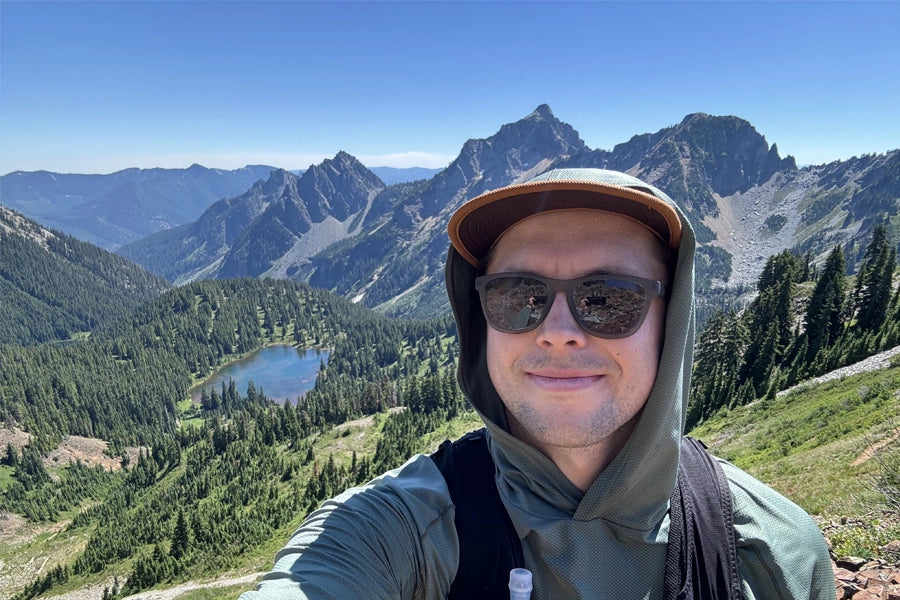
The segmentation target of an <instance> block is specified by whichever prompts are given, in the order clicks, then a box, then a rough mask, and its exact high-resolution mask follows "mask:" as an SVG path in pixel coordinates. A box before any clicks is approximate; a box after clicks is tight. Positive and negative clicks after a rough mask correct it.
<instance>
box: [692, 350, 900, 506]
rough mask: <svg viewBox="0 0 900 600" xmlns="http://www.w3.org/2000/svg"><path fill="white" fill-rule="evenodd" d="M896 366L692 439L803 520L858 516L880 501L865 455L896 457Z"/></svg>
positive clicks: (812, 391) (751, 410)
mask: <svg viewBox="0 0 900 600" xmlns="http://www.w3.org/2000/svg"><path fill="white" fill-rule="evenodd" d="M898 415H900V366H894V367H891V368H888V369H884V370H880V371H871V372H868V373H863V374H860V375H855V376H852V377H847V378H845V379H841V380H834V381H830V382H827V383H823V384H820V385H818V386H816V387H811V388H808V389H805V390H801V391H798V392H794V393H792V394H788V395H785V396H781V397H779V398H777V399H775V400H770V401H759V402H757V403H755V404H753V405H750V406H744V407H740V408H737V409H734V410H731V411H730V412H728V413H726V414H723V415H719V416H716V417H714V418H712V419H710V420H709V421H707V422H705V423H703V424H701V425H700V426H699V427H697V428H695V429H694V430H693V431H692V432H691V435H693V436H695V437H698V438H700V439H702V440H703V441H705V442H706V443H707V444H708V445H709V446H710V448H711V449H712V451H713V452H714V453H715V454H717V455H719V456H721V457H723V458H726V459H728V460H730V461H731V462H733V463H734V464H736V465H737V466H739V467H741V468H743V469H745V470H746V471H748V472H749V473H751V474H753V475H754V476H756V477H757V478H758V479H760V480H762V481H764V482H765V483H767V484H769V485H770V486H772V487H773V488H775V489H776V490H778V491H780V492H781V493H782V494H784V495H785V496H787V497H788V498H790V499H791V500H793V501H794V502H796V503H798V504H799V505H801V506H802V507H803V508H805V509H806V510H807V511H808V512H810V513H812V514H815V515H821V516H824V517H832V516H859V515H864V514H866V513H868V512H869V511H871V510H872V509H873V506H874V505H876V504H877V502H878V500H879V498H878V496H877V494H875V493H874V491H872V489H871V487H870V486H869V485H868V484H869V482H870V480H871V477H873V476H874V475H876V474H877V473H878V471H879V464H878V461H877V460H872V459H868V460H866V455H865V454H864V453H865V452H866V450H867V449H868V448H869V447H870V446H873V445H875V444H878V443H879V442H881V443H885V444H886V445H885V446H884V447H883V448H882V450H881V452H886V451H889V450H890V449H894V450H896V449H897V448H898V447H900V439H896V438H894V439H893V441H889V440H891V439H892V438H893V437H894V436H896V434H897V428H898V427H900V419H898V418H897V416H898Z"/></svg>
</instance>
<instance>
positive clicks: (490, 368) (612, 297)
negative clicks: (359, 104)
mask: <svg viewBox="0 0 900 600" xmlns="http://www.w3.org/2000/svg"><path fill="white" fill-rule="evenodd" d="M449 233H450V239H451V248H450V250H449V254H448V258H447V268H446V277H447V288H448V293H449V295H450V301H451V305H452V306H453V310H454V314H455V316H456V319H457V324H458V330H459V336H460V361H459V381H460V384H461V386H462V388H463V391H464V392H465V393H466V395H467V397H468V398H469V400H470V401H471V403H472V405H473V406H474V407H475V409H476V410H477V411H478V413H479V415H480V416H481V418H482V419H483V420H484V422H485V425H486V429H487V440H488V448H489V449H490V454H491V457H492V458H493V462H494V464H495V465H496V475H495V478H496V484H497V489H498V491H499V495H500V498H501V500H502V503H503V506H504V507H505V509H506V512H507V513H508V515H509V517H510V519H511V521H512V523H513V525H514V527H515V532H516V533H517V534H518V537H519V539H520V540H521V545H522V550H523V553H524V562H525V567H527V568H528V569H529V570H530V571H532V573H533V585H534V592H533V595H532V598H535V599H539V600H545V599H553V600H560V599H567V598H585V599H616V600H623V599H624V600H628V599H654V600H655V599H660V598H663V579H664V571H665V559H666V542H667V537H668V531H669V498H670V495H671V494H672V490H673V488H674V486H675V482H676V473H677V471H678V463H679V457H680V442H681V437H682V430H683V424H684V417H685V410H686V402H687V397H688V388H689V384H690V371H691V361H692V345H693V341H694V338H693V335H694V331H693V306H694V304H693V302H694V298H693V277H694V273H693V266H694V248H695V239H694V234H693V231H692V230H691V228H690V225H689V223H688V221H687V219H686V218H685V217H684V215H683V214H682V213H681V212H680V210H679V209H678V208H677V207H676V206H675V205H674V203H673V202H672V201H671V200H670V199H669V198H668V197H667V196H666V195H665V194H664V193H663V192H661V191H659V190H657V189H655V188H653V187H652V186H649V185H647V184H645V183H643V182H641V181H639V180H637V179H635V178H633V177H630V176H628V175H625V174H622V173H615V172H610V171H602V170H598V169H563V170H556V171H551V172H550V173H547V174H545V175H542V176H539V177H537V178H535V179H534V180H531V181H530V182H527V183H524V184H518V185H512V186H508V187H506V188H501V189H499V190H495V191H493V192H489V193H487V194H484V195H482V196H479V197H478V198H475V199H473V200H471V201H469V202H468V203H466V204H465V205H463V206H462V207H461V208H460V209H459V210H458V211H457V213H456V214H455V215H454V216H453V218H452V219H451V221H450V227H449ZM479 306H480V307H481V309H480V310H479ZM723 467H724V470H725V473H726V475H727V478H728V487H729V488H730V490H731V496H732V502H733V506H734V531H735V534H736V536H735V537H736V546H737V554H738V557H737V558H738V576H739V579H740V586H741V588H742V592H743V596H744V598H746V599H748V600H763V599H765V600H769V599H775V598H779V599H788V598H791V599H798V598H804V599H806V598H816V599H820V598H826V597H827V598H829V599H832V598H834V580H833V574H832V571H831V566H830V561H829V557H828V553H827V550H826V548H825V543H824V539H823V537H822V535H821V533H820V532H819V530H818V528H817V527H816V526H815V524H814V523H813V522H812V520H811V519H810V518H809V517H808V515H806V514H805V513H804V512H803V511H802V510H801V509H800V508H799V507H797V506H796V505H794V504H792V503H791V502H789V501H788V500H786V499H785V498H783V497H782V496H780V495H778V494H777V493H775V492H774V491H772V490H771V489H769V488H767V487H766V486H764V485H763V484H761V483H760V482H758V481H756V480H755V479H753V478H751V477H750V476H749V475H747V474H746V473H744V472H742V471H740V470H739V469H737V468H736V467H734V466H732V465H730V464H727V463H723ZM454 512H455V511H454V506H453V503H452V501H451V499H450V496H449V492H448V488H447V485H446V483H445V480H444V477H443V476H442V474H441V472H440V471H439V470H438V469H437V467H436V466H435V463H434V462H433V461H432V460H431V459H430V458H429V457H427V456H417V457H414V458H412V459H411V460H410V461H409V462H407V463H406V464H405V465H404V466H403V467H401V468H399V469H397V470H395V471H392V472H390V473H388V474H386V475H384V476H382V477H380V478H378V479H376V480H375V481H373V482H372V483H370V484H368V485H366V486H364V487H362V488H358V489H353V490H349V491H347V492H345V493H343V494H341V495H340V496H338V497H337V498H335V499H334V500H331V501H327V502H325V503H324V504H323V505H322V507H321V508H319V509H318V510H317V511H315V512H314V513H312V514H311V515H310V516H309V518H308V519H307V521H306V522H305V523H304V524H303V525H302V526H301V527H300V529H299V530H298V531H297V532H296V533H295V535H294V536H293V538H292V539H291V541H290V542H289V544H288V546H287V547H286V548H285V549H284V550H282V551H281V552H280V553H279V554H278V556H277V557H276V564H275V567H274V570H273V571H272V573H269V574H268V575H266V576H265V577H264V579H263V581H262V582H261V583H260V585H259V588H258V591H257V592H248V593H246V594H245V595H244V596H242V598H244V599H245V600H261V599H267V598H272V599H274V598H283V599H289V598H291V599H292V598H333V599H342V600H345V599H349V598H400V599H408V598H415V599H419V598H428V599H437V598H446V597H447V594H448V592H449V590H450V587H451V585H452V583H453V580H454V577H455V575H456V571H457V566H458V564H459V544H458V538H457V534H456V528H455V524H454Z"/></svg>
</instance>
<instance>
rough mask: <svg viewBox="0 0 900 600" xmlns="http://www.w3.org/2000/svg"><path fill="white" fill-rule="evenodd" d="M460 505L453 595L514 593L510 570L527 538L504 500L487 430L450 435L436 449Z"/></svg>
mask: <svg viewBox="0 0 900 600" xmlns="http://www.w3.org/2000/svg"><path fill="white" fill-rule="evenodd" d="M431 458H432V460H433V461H434V462H435V464H436V465H437V467H438V469H440V470H441V473H442V474H443V475H444V479H446V480H447V487H449V488H450V497H451V498H452V500H453V504H454V505H455V506H456V533H457V536H458V537H459V557H460V558H459V568H458V569H457V571H456V578H455V579H454V580H453V585H452V587H451V588H450V596H449V599H450V600H455V599H458V600H461V599H466V600H472V599H474V598H479V599H484V600H490V599H493V598H497V599H498V600H499V599H502V600H508V599H509V588H508V584H509V572H510V570H512V569H514V568H516V567H524V566H525V560H524V558H523V556H522V542H521V540H519V536H518V535H517V534H516V530H515V527H513V524H512V521H510V519H509V514H508V513H507V512H506V507H504V506H503V502H502V501H501V500H500V494H499V493H498V492H497V482H496V479H495V471H494V461H493V459H492V458H491V453H490V452H489V451H488V448H487V439H486V437H485V430H484V429H480V430H478V431H473V432H472V433H469V434H467V435H465V436H463V437H462V438H460V439H459V440H457V441H456V442H450V441H449V440H448V441H446V442H444V443H443V444H441V447H440V448H438V450H437V451H436V452H435V453H434V454H432V455H431Z"/></svg>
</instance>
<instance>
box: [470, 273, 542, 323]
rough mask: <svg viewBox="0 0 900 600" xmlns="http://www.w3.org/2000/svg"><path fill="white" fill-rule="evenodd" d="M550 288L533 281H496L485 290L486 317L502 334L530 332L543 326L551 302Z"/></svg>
mask: <svg viewBox="0 0 900 600" xmlns="http://www.w3.org/2000/svg"><path fill="white" fill-rule="evenodd" d="M549 300H551V297H550V289H549V288H548V287H547V284H545V283H544V282H542V281H540V280H538V279H532V278H530V277H497V278H495V279H491V280H490V281H488V283H487V284H486V285H485V287H484V300H483V303H484V316H485V318H486V319H487V321H488V323H490V324H491V326H492V327H494V328H496V329H499V330H500V331H507V332H516V331H527V330H528V329H530V328H532V327H534V326H535V325H536V324H537V323H538V322H540V320H541V318H542V317H543V314H544V310H545V309H546V307H547V303H548V301H549Z"/></svg>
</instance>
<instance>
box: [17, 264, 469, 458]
mask: <svg viewBox="0 0 900 600" xmlns="http://www.w3.org/2000/svg"><path fill="white" fill-rule="evenodd" d="M453 327H454V325H453V323H452V319H450V318H449V317H446V318H444V319H437V320H433V321H427V322H421V321H397V320H392V319H388V318H387V317H384V316H381V315H379V314H377V313H375V312H373V311H371V310H368V309H365V308H364V307H360V306H357V305H355V304H353V303H351V302H349V301H348V300H346V299H344V298H341V297H339V296H336V295H334V294H332V293H330V292H327V291H324V290H317V289H314V288H311V287H309V286H308V285H305V284H302V283H296V282H290V281H285V280H272V279H266V280H255V279H237V280H220V281H202V282H197V283H193V284H190V285H187V286H183V287H180V288H176V289H173V290H170V291H168V292H166V293H165V294H163V295H161V296H159V297H157V298H155V299H153V300H151V301H149V302H147V303H145V304H143V305H141V306H140V307H139V308H137V309H136V310H134V311H133V312H132V313H131V314H129V315H127V316H126V317H125V318H122V319H119V320H116V321H112V322H109V323H106V324H104V325H102V326H100V327H98V328H97V329H96V330H95V331H94V333H93V334H92V336H91V338H90V339H89V340H87V341H84V342H80V343H75V344H71V345H65V346H60V345H47V344H45V345H40V346H5V347H0V420H2V421H3V422H4V423H5V424H6V425H9V426H18V427H20V428H22V429H25V430H26V431H28V432H29V433H31V434H32V436H33V437H34V441H33V443H34V444H35V445H36V446H37V447H38V449H39V450H41V451H47V450H49V449H51V448H55V447H56V446H57V445H58V444H59V442H60V441H61V440H62V439H63V438H64V437H65V436H66V435H70V434H73V435H83V436H89V437H99V438H102V439H104V440H107V441H109V442H110V445H111V449H112V450H111V451H112V452H113V453H116V454H118V453H120V452H121V451H122V450H123V449H124V448H125V447H126V446H136V445H151V446H152V445H154V443H155V441H156V439H157V438H158V437H159V436H166V435H171V434H173V433H174V431H175V426H176V420H177V416H178V415H177V410H176V404H177V403H178V402H179V401H181V400H182V399H184V398H186V397H187V390H188V388H189V387H190V385H191V384H192V382H194V381H199V380H202V379H204V378H205V377H207V376H208V375H209V374H211V373H212V372H213V371H214V370H215V369H216V368H217V367H218V366H220V365H222V364H223V363H224V362H227V361H228V360H230V359H233V358H235V357H237V356H240V355H242V354H244V353H246V352H250V351H251V350H254V349H256V348H259V347H261V346H264V345H266V344H268V343H275V342H283V343H291V344H294V345H296V346H298V347H323V348H329V349H330V350H331V354H330V358H329V361H328V364H327V365H323V367H324V368H323V370H322V371H321V372H320V376H319V380H318V382H317V385H316V388H315V389H314V390H313V391H312V392H310V393H309V394H308V395H307V400H306V404H307V405H308V410H307V418H308V420H309V421H310V425H311V426H312V427H322V426H325V425H326V424H333V423H337V422H342V421H343V420H346V419H347V418H350V417H352V416H357V415H362V414H368V413H371V412H375V411H377V410H379V409H380V408H382V406H384V405H385V403H390V402H391V400H390V399H389V398H385V397H383V396H381V395H379V393H378V382H379V381H380V379H381V378H382V377H392V378H397V377H399V376H400V375H401V374H406V373H409V372H411V371H413V370H415V369H418V361H420V360H422V356H423V353H427V352H428V351H427V350H422V349H419V348H418V346H419V344H421V343H425V342H424V340H429V339H432V338H441V337H452V336H453Z"/></svg>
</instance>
